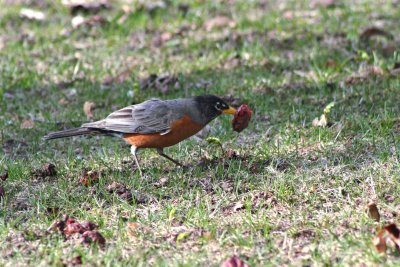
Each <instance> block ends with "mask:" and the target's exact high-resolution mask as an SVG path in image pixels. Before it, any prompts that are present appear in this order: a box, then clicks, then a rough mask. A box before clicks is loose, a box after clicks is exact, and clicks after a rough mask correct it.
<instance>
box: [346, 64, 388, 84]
mask: <svg viewBox="0 0 400 267" xmlns="http://www.w3.org/2000/svg"><path fill="white" fill-rule="evenodd" d="M384 74H385V72H384V71H383V69H382V68H380V67H378V66H372V67H368V68H366V69H364V70H362V71H360V72H358V73H356V74H352V75H350V76H348V77H346V79H345V83H346V84H347V85H352V84H358V83H360V82H363V81H366V80H368V79H370V78H372V77H381V76H384Z"/></svg>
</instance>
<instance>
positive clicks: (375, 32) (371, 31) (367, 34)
mask: <svg viewBox="0 0 400 267" xmlns="http://www.w3.org/2000/svg"><path fill="white" fill-rule="evenodd" d="M373 36H384V37H386V38H388V39H393V35H392V34H391V33H389V32H387V31H385V30H383V29H380V28H377V27H371V28H366V29H365V30H363V32H362V33H361V34H360V39H361V40H367V39H370V38H371V37H373Z"/></svg>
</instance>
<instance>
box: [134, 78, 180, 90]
mask: <svg viewBox="0 0 400 267" xmlns="http://www.w3.org/2000/svg"><path fill="white" fill-rule="evenodd" d="M139 87H140V89H141V90H145V89H157V90H158V91H160V92H161V93H163V94H165V93H168V92H169V91H170V90H171V89H172V88H175V89H178V88H180V84H179V81H178V78H177V77H175V76H169V75H162V76H157V75H156V74H150V76H149V77H147V78H144V79H141V80H139Z"/></svg>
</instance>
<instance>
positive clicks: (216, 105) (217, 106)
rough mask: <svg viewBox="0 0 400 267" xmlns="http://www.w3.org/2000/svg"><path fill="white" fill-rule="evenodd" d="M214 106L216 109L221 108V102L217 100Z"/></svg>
mask: <svg viewBox="0 0 400 267" xmlns="http://www.w3.org/2000/svg"><path fill="white" fill-rule="evenodd" d="M214 107H215V109H216V110H222V105H221V102H217V103H216V104H215V106H214Z"/></svg>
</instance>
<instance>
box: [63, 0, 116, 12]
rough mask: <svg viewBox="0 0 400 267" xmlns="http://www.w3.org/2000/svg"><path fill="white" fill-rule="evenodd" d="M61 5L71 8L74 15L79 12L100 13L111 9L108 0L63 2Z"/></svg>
mask: <svg viewBox="0 0 400 267" xmlns="http://www.w3.org/2000/svg"><path fill="white" fill-rule="evenodd" d="M61 3H62V4H63V5H64V6H66V7H68V8H69V12H70V13H71V14H72V15H74V14H76V13H78V12H86V13H98V12H99V11H101V10H102V9H109V8H111V5H110V3H109V1H108V0H62V1H61Z"/></svg>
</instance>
